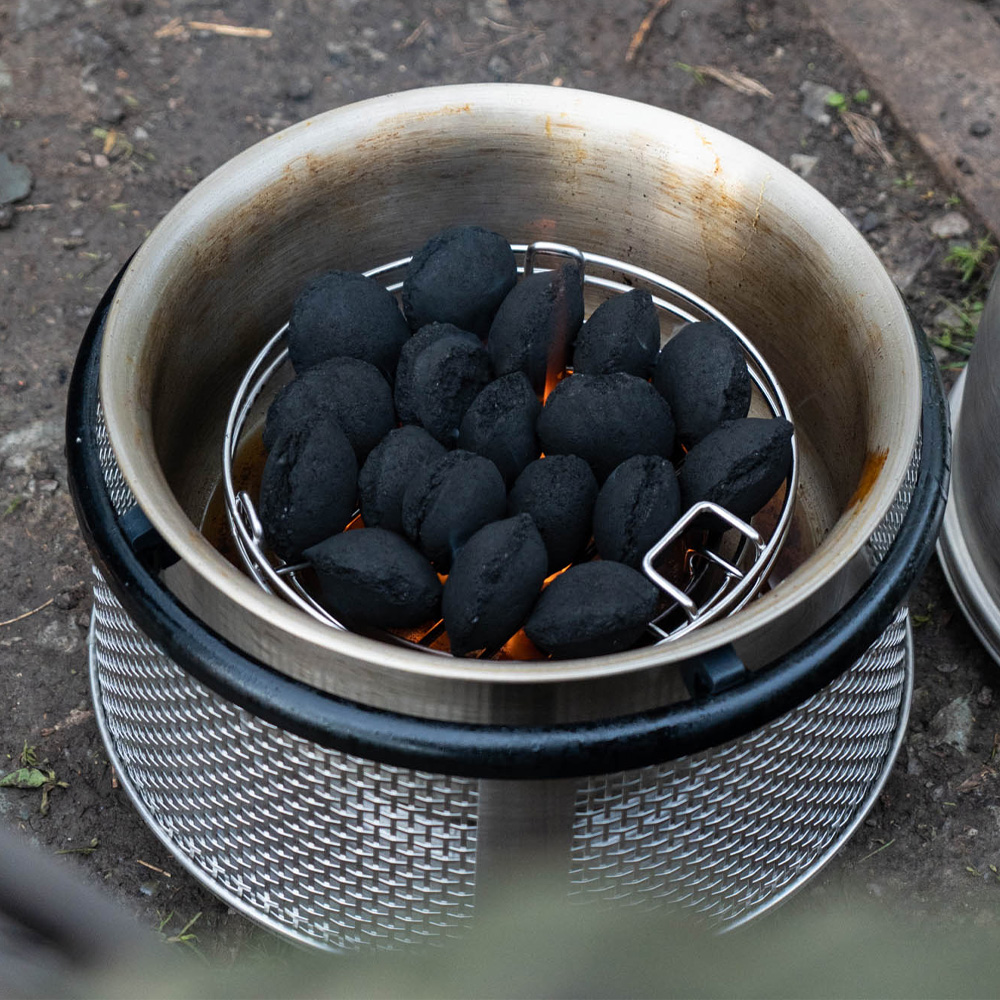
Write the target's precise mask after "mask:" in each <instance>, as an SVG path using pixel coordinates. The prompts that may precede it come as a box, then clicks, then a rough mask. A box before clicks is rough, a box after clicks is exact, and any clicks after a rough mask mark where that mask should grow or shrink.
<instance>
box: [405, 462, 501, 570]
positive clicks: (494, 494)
mask: <svg viewBox="0 0 1000 1000" xmlns="http://www.w3.org/2000/svg"><path fill="white" fill-rule="evenodd" d="M506 507H507V491H506V489H504V485H503V477H502V476H501V475H500V473H499V472H498V471H497V467H496V466H495V465H494V464H493V463H492V462H491V461H490V460H489V459H487V458H483V457H482V455H473V454H472V452H470V451H462V450H460V449H458V450H455V451H449V452H447V453H446V454H445V455H443V456H442V457H441V458H439V459H438V460H437V461H436V462H434V463H433V464H430V465H425V466H424V467H423V468H422V469H420V470H418V472H417V473H416V474H415V475H414V477H413V480H412V481H411V483H410V485H409V486H408V487H407V488H406V492H405V493H404V494H403V530H404V531H405V532H406V534H407V537H408V538H409V539H410V540H411V541H412V542H413V543H414V544H415V545H416V546H417V547H418V548H419V549H420V551H421V552H423V553H424V555H426V556H427V558H428V559H430V561H431V562H432V563H434V565H435V566H436V567H437V568H438V569H439V570H440V571H441V572H446V571H447V570H448V567H449V566H451V560H452V558H453V557H454V554H455V553H456V552H457V551H458V550H459V549H460V548H461V547H462V545H464V544H465V542H467V541H468V540H469V539H470V538H471V537H472V536H473V535H474V534H475V533H476V532H477V531H478V530H479V529H480V528H481V527H482V526H483V525H484V524H489V523H490V522H491V521H498V520H500V518H502V517H503V516H504V514H505V513H506Z"/></svg>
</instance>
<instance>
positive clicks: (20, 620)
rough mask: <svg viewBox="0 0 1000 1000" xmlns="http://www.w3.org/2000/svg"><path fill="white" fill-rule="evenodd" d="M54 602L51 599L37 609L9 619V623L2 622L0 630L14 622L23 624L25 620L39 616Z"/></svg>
mask: <svg viewBox="0 0 1000 1000" xmlns="http://www.w3.org/2000/svg"><path fill="white" fill-rule="evenodd" d="M54 600H55V598H54V597H50V598H49V599H48V600H47V601H46V602H45V603H44V604H39V605H38V607H37V608H32V609H31V610H30V611H25V612H24V614H23V615H18V616H17V617H16V618H8V619H7V621H5V622H0V628H3V627H4V626H5V625H13V624H14V622H23V621H24V619H25V618H30V617H31V616H32V615H37V614H38V612H39V611H44V610H45V609H46V608H47V607H48V606H49V605H50V604H51V603H52V602H53V601H54Z"/></svg>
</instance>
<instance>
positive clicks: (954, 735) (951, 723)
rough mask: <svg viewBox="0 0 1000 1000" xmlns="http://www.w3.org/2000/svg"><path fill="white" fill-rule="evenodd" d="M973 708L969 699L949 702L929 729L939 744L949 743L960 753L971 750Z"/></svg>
mask: <svg viewBox="0 0 1000 1000" xmlns="http://www.w3.org/2000/svg"><path fill="white" fill-rule="evenodd" d="M972 723H973V718H972V707H971V706H970V704H969V699H968V698H967V697H964V696H963V697H961V698H955V699H954V700H953V701H950V702H948V704H947V705H945V706H944V708H942V709H941V710H940V711H939V712H938V713H937V715H935V716H934V718H933V719H931V722H930V726H929V727H928V728H929V730H930V733H931V735H932V736H934V737H936V742H937V743H938V744H941V743H947V744H948V745H949V746H953V747H954V748H955V749H956V750H957V751H958V752H959V753H967V752H968V750H969V732H970V730H971V729H972Z"/></svg>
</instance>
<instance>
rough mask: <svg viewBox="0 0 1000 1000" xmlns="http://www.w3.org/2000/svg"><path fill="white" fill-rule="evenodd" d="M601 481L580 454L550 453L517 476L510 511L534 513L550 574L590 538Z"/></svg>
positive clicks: (571, 559) (578, 551)
mask: <svg viewBox="0 0 1000 1000" xmlns="http://www.w3.org/2000/svg"><path fill="white" fill-rule="evenodd" d="M596 499H597V480H596V479H595V478H594V473H593V472H591V470H590V466H589V465H588V464H587V463H586V462H585V461H584V460H583V459H582V458H578V457H577V456H576V455H547V456H546V457H545V458H540V459H537V460H536V461H534V462H532V463H531V464H530V465H528V466H527V467H526V468H525V470H524V471H523V472H522V473H521V475H520V476H518V477H517V481H516V482H515V483H514V486H513V489H511V491H510V496H509V497H508V498H507V510H508V512H509V513H511V514H530V515H531V519H532V520H533V521H534V522H535V526H536V527H537V528H538V531H539V533H540V534H541V536H542V541H544V542H545V548H546V550H547V551H548V554H549V565H548V569H549V572H550V573H554V572H555V571H556V570H559V569H562V568H563V567H564V566H567V565H568V564H569V563H571V562H573V560H574V559H577V558H578V557H579V556H580V555H582V553H583V550H584V549H585V548H586V547H587V542H588V541H589V540H590V535H591V524H592V522H593V516H594V501H595V500H596Z"/></svg>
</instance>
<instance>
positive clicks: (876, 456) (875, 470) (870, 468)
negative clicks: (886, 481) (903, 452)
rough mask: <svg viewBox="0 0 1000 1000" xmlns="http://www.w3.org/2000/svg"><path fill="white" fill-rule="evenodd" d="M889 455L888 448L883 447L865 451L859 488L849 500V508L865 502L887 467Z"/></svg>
mask: <svg viewBox="0 0 1000 1000" xmlns="http://www.w3.org/2000/svg"><path fill="white" fill-rule="evenodd" d="M888 457H889V452H888V449H885V448H882V449H880V450H879V451H867V452H865V464H864V466H862V469H861V479H860V481H859V482H858V486H857V489H855V491H854V494H853V496H852V497H851V499H850V500H849V501H848V504H847V506H848V509H851V508H853V507H857V506H858V505H859V504H861V503H863V502H864V500H865V499H866V498H867V497H868V494H869V493H871V491H872V489H873V488H874V486H875V483H876V481H877V480H878V477H879V475H880V474H881V472H882V469H883V468H884V467H885V463H886V459H888Z"/></svg>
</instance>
